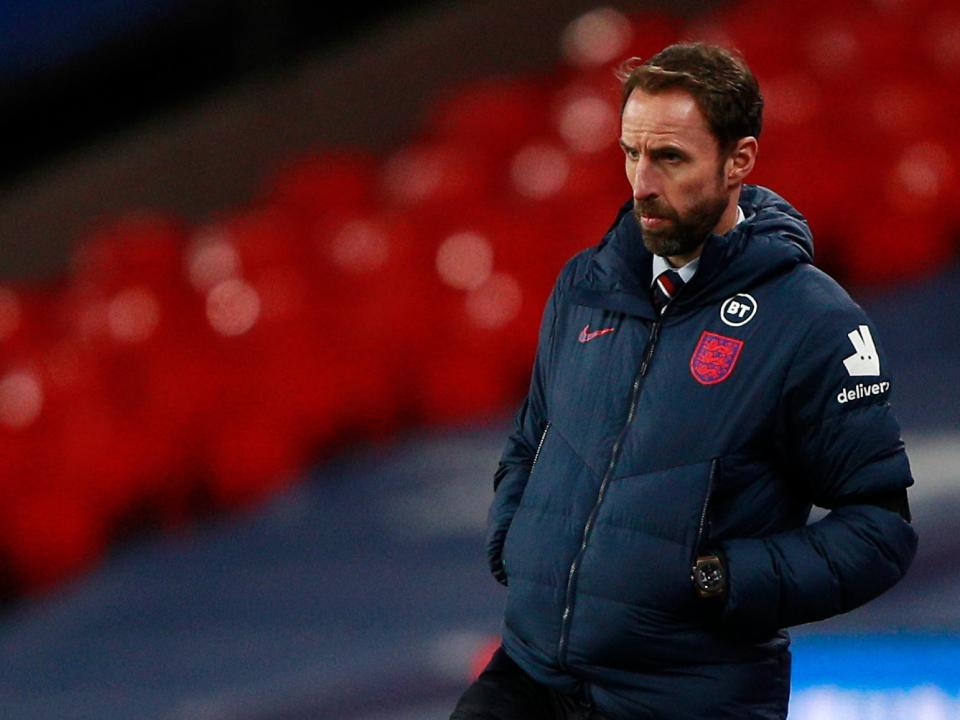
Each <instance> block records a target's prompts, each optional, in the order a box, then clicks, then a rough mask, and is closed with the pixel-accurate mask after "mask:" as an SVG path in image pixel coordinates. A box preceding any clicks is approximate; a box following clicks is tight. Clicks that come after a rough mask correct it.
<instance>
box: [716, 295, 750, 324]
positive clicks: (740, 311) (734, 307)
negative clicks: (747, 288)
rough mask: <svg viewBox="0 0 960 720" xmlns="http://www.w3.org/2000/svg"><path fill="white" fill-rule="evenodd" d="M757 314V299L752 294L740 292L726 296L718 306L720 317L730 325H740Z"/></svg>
mask: <svg viewBox="0 0 960 720" xmlns="http://www.w3.org/2000/svg"><path fill="white" fill-rule="evenodd" d="M756 314H757V301H756V300H754V298H753V295H747V293H740V294H739V295H734V296H733V297H732V298H727V299H726V300H724V301H723V305H721V306H720V319H721V320H723V322H724V323H726V324H727V325H729V326H730V327H740V326H741V325H746V324H747V323H748V322H750V321H751V320H753V316H754V315H756Z"/></svg>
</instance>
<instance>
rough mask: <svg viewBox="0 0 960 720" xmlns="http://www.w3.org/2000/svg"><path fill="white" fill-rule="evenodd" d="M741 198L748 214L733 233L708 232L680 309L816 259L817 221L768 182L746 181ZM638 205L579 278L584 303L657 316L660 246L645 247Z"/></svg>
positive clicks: (621, 215) (624, 213) (621, 218)
mask: <svg viewBox="0 0 960 720" xmlns="http://www.w3.org/2000/svg"><path fill="white" fill-rule="evenodd" d="M739 205H740V207H741V209H742V210H743V213H744V221H743V222H741V223H740V224H739V225H737V226H736V227H735V228H733V229H732V230H731V231H730V232H728V233H726V234H725V235H714V234H711V235H710V236H709V237H708V238H707V240H706V243H705V245H704V248H703V253H702V254H701V256H700V265H699V267H698V269H697V273H696V275H694V276H693V278H692V279H691V280H690V282H689V283H688V284H687V285H686V286H685V287H684V291H683V293H682V294H680V295H679V296H678V297H677V300H676V305H677V309H678V310H682V309H683V308H685V307H686V308H689V307H695V306H700V305H705V304H708V303H712V302H716V301H718V300H722V299H724V298H728V297H731V296H733V295H736V294H737V293H741V292H747V291H748V290H749V289H750V288H751V287H755V286H757V285H759V284H761V283H763V282H765V281H766V280H768V279H770V278H772V277H775V276H777V275H782V274H783V273H785V272H788V271H789V270H790V269H791V268H793V267H794V266H795V265H798V264H801V263H811V262H812V261H813V235H812V234H811V232H810V226H809V225H808V224H807V221H806V219H805V218H804V217H803V216H802V215H801V214H800V213H799V212H798V211H797V210H796V209H795V208H794V207H793V206H792V205H790V203H788V202H787V201H786V200H784V199H783V198H782V197H780V196H779V195H777V194H776V193H775V192H773V191H772V190H768V189H767V188H764V187H760V186H758V185H744V186H743V188H742V190H741V193H740V202H739ZM632 209H633V200H632V199H631V200H629V201H628V202H626V203H624V205H623V206H622V207H621V208H620V210H619V212H618V214H617V219H616V220H615V222H614V224H613V226H612V227H611V228H610V230H609V231H607V234H606V235H605V236H604V238H603V240H602V241H601V242H600V244H599V245H598V246H597V247H596V248H595V249H594V250H593V251H591V252H590V256H589V261H588V262H587V264H586V266H585V267H584V268H583V270H582V271H581V272H579V273H577V277H576V279H575V280H574V286H575V291H576V295H577V301H578V302H580V303H581V304H584V305H589V306H592V307H603V308H607V309H611V310H617V311H620V312H629V313H631V314H635V315H642V316H645V317H653V316H654V315H653V308H652V306H651V305H650V302H649V295H650V291H649V289H650V282H651V280H652V278H651V260H652V254H651V253H650V251H648V250H647V249H646V247H644V244H643V233H642V230H641V229H640V226H639V225H638V224H637V221H636V218H635V217H634V215H633V213H632V212H631V211H632Z"/></svg>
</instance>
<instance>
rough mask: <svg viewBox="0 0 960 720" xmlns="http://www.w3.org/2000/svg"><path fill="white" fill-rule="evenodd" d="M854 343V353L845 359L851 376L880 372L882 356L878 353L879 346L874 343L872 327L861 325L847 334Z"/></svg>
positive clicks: (871, 374) (874, 374)
mask: <svg viewBox="0 0 960 720" xmlns="http://www.w3.org/2000/svg"><path fill="white" fill-rule="evenodd" d="M847 337H848V338H850V342H851V343H853V349H854V351H855V352H854V353H853V355H851V356H850V357H848V358H847V359H845V360H844V361H843V365H844V367H846V368H847V372H848V373H850V377H860V376H864V375H870V376H876V375H879V374H880V356H879V355H877V346H876V345H874V344H873V337H872V336H871V335H870V328H868V327H867V326H866V325H861V326H860V329H859V330H854V331H852V332H850V333H849V334H848V335H847Z"/></svg>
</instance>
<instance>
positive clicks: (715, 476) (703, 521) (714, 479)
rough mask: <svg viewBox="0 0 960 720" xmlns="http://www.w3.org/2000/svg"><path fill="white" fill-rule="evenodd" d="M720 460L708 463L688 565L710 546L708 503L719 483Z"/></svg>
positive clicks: (715, 459)
mask: <svg viewBox="0 0 960 720" xmlns="http://www.w3.org/2000/svg"><path fill="white" fill-rule="evenodd" d="M720 472H721V467H720V458H718V457H717V458H713V459H712V460H711V461H710V471H709V473H708V475H707V487H706V490H705V491H704V493H703V505H702V506H701V509H700V520H699V522H698V524H697V537H696V539H695V540H694V543H693V552H692V554H691V556H690V564H691V566H692V565H693V563H694V561H695V560H696V559H697V557H698V556H699V555H702V554H703V553H704V551H705V550H707V548H708V547H709V546H710V501H711V500H712V499H713V491H714V489H715V488H716V487H717V484H718V483H719V482H720Z"/></svg>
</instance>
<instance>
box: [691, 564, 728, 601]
mask: <svg viewBox="0 0 960 720" xmlns="http://www.w3.org/2000/svg"><path fill="white" fill-rule="evenodd" d="M690 580H691V582H693V589H694V590H695V591H696V593H697V596H698V597H699V598H700V599H701V600H709V599H711V598H718V597H723V596H724V595H726V594H727V570H726V568H724V566H723V560H721V559H720V556H719V555H718V554H716V553H711V554H708V555H701V556H700V557H698V558H697V559H696V561H695V562H694V564H693V568H692V570H691V573H690Z"/></svg>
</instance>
